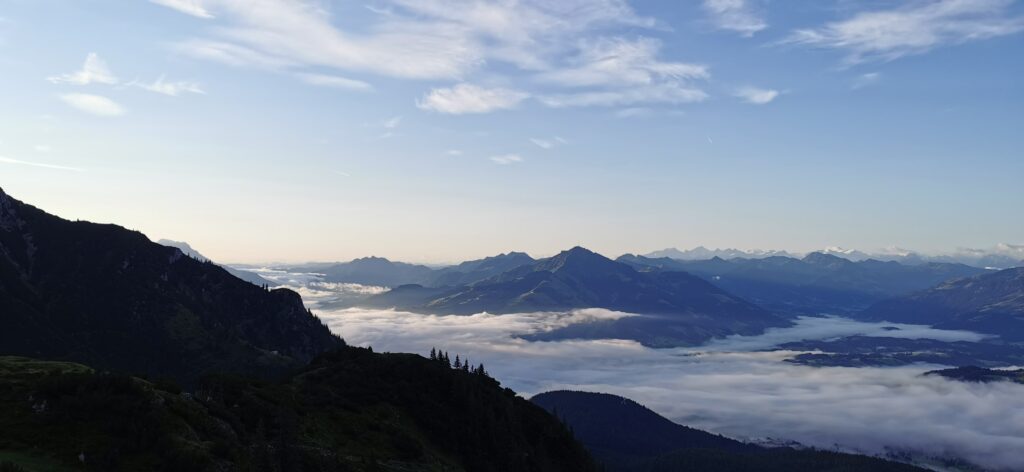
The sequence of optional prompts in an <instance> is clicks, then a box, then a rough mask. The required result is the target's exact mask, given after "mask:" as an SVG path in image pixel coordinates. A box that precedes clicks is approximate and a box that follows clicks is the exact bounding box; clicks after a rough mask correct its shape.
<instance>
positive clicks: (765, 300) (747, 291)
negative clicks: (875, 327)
mask: <svg viewBox="0 0 1024 472" xmlns="http://www.w3.org/2000/svg"><path fill="white" fill-rule="evenodd" d="M618 261H620V262H623V263H627V264H630V265H632V266H633V267H635V268H637V269H638V270H642V271H649V272H657V271H662V272H664V271H683V272H688V273H691V274H693V275H697V276H699V277H701V278H704V279H705V280H708V281H709V282H711V283H713V284H715V285H716V286H718V287H720V288H722V289H724V290H726V291H728V292H730V293H733V294H735V295H736V296H739V297H741V298H743V299H745V300H748V301H750V302H752V303H755V304H758V305H760V306H763V307H765V308H767V309H770V310H773V311H776V312H779V313H784V314H790V315H801V314H812V315H815V314H819V313H831V314H847V315H848V314H852V313H856V312H859V311H862V310H864V309H866V308H867V307H869V306H871V304H872V303H875V302H878V301H881V300H884V299H887V298H892V297H895V296H899V295H905V294H909V293H912V292H914V291H917V290H923V289H925V288H929V287H932V286H935V285H937V284H939V283H942V282H945V281H947V280H951V279H957V278H962V277H971V276H975V275H979V274H983V273H985V272H987V271H986V270H984V269H979V268H976V267H970V266H966V265H963V264H949V263H925V264H918V265H906V264H900V263H898V262H882V261H876V260H871V259H869V260H864V261H859V262H853V261H850V260H847V259H844V258H841V257H838V256H835V255H831V254H824V253H817V252H816V253H811V254H808V255H807V256H804V257H803V258H802V259H796V258H792V257H780V256H774V257H765V258H760V259H743V258H736V259H728V260H727V259H722V258H717V257H716V258H713V259H708V260H700V261H682V260H677V259H670V258H658V259H652V258H648V257H644V256H635V255H630V254H627V255H624V256H621V257H619V258H618Z"/></svg>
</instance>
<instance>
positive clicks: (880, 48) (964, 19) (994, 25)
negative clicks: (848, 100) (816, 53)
mask: <svg viewBox="0 0 1024 472" xmlns="http://www.w3.org/2000/svg"><path fill="white" fill-rule="evenodd" d="M1012 4H1013V0H938V1H927V2H907V3H905V4H903V6H901V7H898V8H894V9H888V10H875V11H864V12H860V13H857V14H856V15H854V16H853V17H852V18H849V19H846V20H842V21H837V22H832V23H828V24H826V25H824V26H821V27H819V28H812V29H801V30H796V31H794V32H793V33H792V34H791V35H790V36H789V37H788V38H787V39H786V40H785V41H784V42H786V43H792V44H804V45H808V46H815V47H822V48H831V49H840V50H844V51H846V52H847V56H846V62H847V63H848V64H857V63H861V62H865V61H870V60H884V61H889V60H893V59H898V58H900V57H903V56H907V55H911V54H920V53H924V52H927V51H930V50H932V49H933V48H936V47H940V46H945V45H949V44H961V43H966V42H970V41H978V40H982V39H989V38H994V37H998V36H1005V35H1009V34H1014V33H1018V32H1020V31H1022V30H1024V17H1022V16H1012V15H1011V13H1010V12H1009V11H1008V9H1009V6H1010V5H1012Z"/></svg>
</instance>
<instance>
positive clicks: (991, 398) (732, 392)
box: [317, 309, 1024, 470]
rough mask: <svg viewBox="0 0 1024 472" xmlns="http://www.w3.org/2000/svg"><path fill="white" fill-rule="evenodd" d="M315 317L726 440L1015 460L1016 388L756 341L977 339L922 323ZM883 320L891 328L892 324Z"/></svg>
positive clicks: (1022, 459)
mask: <svg viewBox="0 0 1024 472" xmlns="http://www.w3.org/2000/svg"><path fill="white" fill-rule="evenodd" d="M317 314H318V315H319V316H320V317H321V318H322V319H323V320H325V321H326V322H327V323H328V324H329V325H330V327H331V329H332V330H333V331H334V332H336V333H338V334H340V335H341V336H343V337H344V338H345V339H346V340H347V341H348V342H349V343H350V344H353V345H360V346H373V348H374V349H375V350H377V351H389V352H415V353H420V354H426V353H427V352H429V351H430V349H431V348H432V347H439V348H442V349H444V350H446V351H448V352H449V353H450V355H451V356H452V357H453V358H454V356H455V354H456V353H457V354H459V355H460V356H462V357H463V358H468V359H469V361H470V362H472V363H474V364H477V363H481V362H482V363H483V364H484V365H485V366H486V368H487V370H488V371H489V372H490V373H491V374H492V375H493V376H494V377H496V378H497V379H499V380H500V381H501V382H502V383H503V384H504V385H505V386H508V387H511V388H512V389H514V390H516V391H517V392H519V393H520V394H522V395H523V396H526V397H529V396H531V395H533V394H537V393H540V392H544V391H548V390H554V389H574V390H586V391H598V392H608V393H614V394H618V395H622V396H625V397H628V398H632V399H634V400H636V401H638V402H640V403H642V404H644V405H646V406H648V407H650V408H651V409H653V410H655V411H657V412H659V413H661V414H663V415H665V416H667V417H669V418H671V419H673V420H675V421H677V422H679V423H682V424H686V425H689V426H693V427H697V428H701V429H705V430H708V431H712V432H716V433H720V434H725V435H728V436H732V437H736V438H741V439H750V440H762V439H766V438H773V439H775V440H793V441H797V442H800V443H802V444H806V445H810V446H816V447H824V448H839V449H843V450H848V451H857V452H864V453H870V454H884V453H886V452H888V451H913V452H914V453H917V454H925V455H930V456H936V457H944V458H963V459H966V460H968V461H970V462H972V463H976V464H979V465H982V466H984V467H987V468H992V469H1005V470H1024V456H1022V455H1021V454H1020V453H1019V451H1022V450H1024V386H1021V385H1017V384H1011V383H992V384H973V383H961V382H955V381H950V380H946V379H944V378H941V377H934V376H928V377H924V376H922V375H921V374H922V373H923V372H925V371H928V370H932V369H936V368H939V367H940V366H936V365H913V366H905V367H891V368H868V367H861V368H852V367H809V366H802V365H794V364H791V363H787V362H783V360H784V359H786V358H789V357H792V356H793V355H795V354H797V353H795V352H791V351H779V350H775V351H765V349H769V348H771V347H772V346H775V345H778V344H781V343H785V342H789V341H797V340H802V339H829V338H835V337H842V336H850V335H857V334H860V335H871V336H894V337H909V338H932V339H941V340H945V341H972V342H974V341H979V340H981V339H982V338H983V335H979V334H976V333H971V332H964V331H940V330H934V329H931V328H928V327H924V326H915V325H900V324H893V323H861V322H857V321H852V320H848V319H842V318H802V319H800V320H798V323H797V325H796V326H795V327H792V328H784V329H773V330H770V331H769V332H767V333H766V334H764V335H762V336H748V337H730V338H725V339H720V340H716V341H713V342H712V343H710V344H708V345H707V346H704V347H701V348H679V349H650V348H646V347H643V346H641V345H640V344H638V343H636V342H633V341H624V340H566V341H550V342H549V341H543V342H541V341H527V340H524V339H522V338H521V337H518V336H519V335H522V334H527V333H534V332H538V331H545V330H552V329H556V328H559V327H564V326H567V325H569V324H573V323H581V322H587V321H590V320H597V319H614V318H619V317H623V316H636V315H631V314H627V313H619V312H613V311H608V310H601V309H586V310H575V311H572V312H567V313H520V314H510V315H491V314H486V313H481V314H476V315H471V316H438V315H423V314H415V313H407V312H400V311H389V310H365V309H345V310H334V311H320V312H317ZM892 327H897V328H899V330H892V329H891V328H892Z"/></svg>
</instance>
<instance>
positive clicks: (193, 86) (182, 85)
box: [132, 76, 206, 97]
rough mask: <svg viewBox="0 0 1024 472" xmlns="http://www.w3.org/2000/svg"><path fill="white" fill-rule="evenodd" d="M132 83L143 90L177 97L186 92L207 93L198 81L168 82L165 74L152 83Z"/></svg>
mask: <svg viewBox="0 0 1024 472" xmlns="http://www.w3.org/2000/svg"><path fill="white" fill-rule="evenodd" d="M132 85H135V86H136V87H139V88H141V89H143V90H148V91H150V92H154V93H159V94H163V95H169V96H172V97H177V96H178V95H181V94H182V93H186V92H187V93H198V94H205V93H206V92H205V91H203V89H202V87H201V86H200V85H199V84H198V83H195V82H188V81H178V82H167V81H166V80H164V77H163V76H160V78H158V79H156V81H154V82H153V83H151V84H144V83H140V82H133V83H132Z"/></svg>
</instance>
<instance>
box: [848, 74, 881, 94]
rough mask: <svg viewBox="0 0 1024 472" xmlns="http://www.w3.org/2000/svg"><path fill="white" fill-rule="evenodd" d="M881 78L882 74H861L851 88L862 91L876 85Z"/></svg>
mask: <svg viewBox="0 0 1024 472" xmlns="http://www.w3.org/2000/svg"><path fill="white" fill-rule="evenodd" d="M881 78H882V74H881V73H879V72H868V73H866V74H861V75H859V76H857V78H856V79H854V80H853V85H851V86H850V88H852V89H854V90H857V89H862V88H864V87H867V86H870V85H874V84H875V83H877V82H878V81H879V80H880V79H881Z"/></svg>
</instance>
